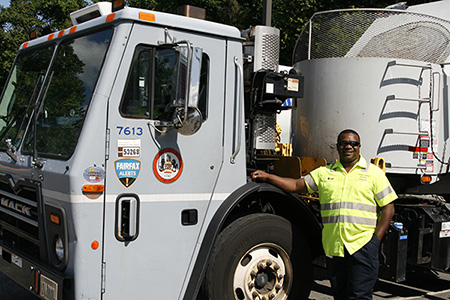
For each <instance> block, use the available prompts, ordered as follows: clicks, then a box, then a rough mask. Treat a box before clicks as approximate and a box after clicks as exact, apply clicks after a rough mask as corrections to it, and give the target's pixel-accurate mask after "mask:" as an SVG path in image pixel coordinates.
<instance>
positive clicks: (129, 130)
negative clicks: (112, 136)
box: [116, 126, 144, 135]
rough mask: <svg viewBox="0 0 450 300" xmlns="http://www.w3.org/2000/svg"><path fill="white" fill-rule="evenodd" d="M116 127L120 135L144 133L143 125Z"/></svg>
mask: <svg viewBox="0 0 450 300" xmlns="http://www.w3.org/2000/svg"><path fill="white" fill-rule="evenodd" d="M116 128H117V130H118V131H119V132H118V133H119V135H142V134H143V133H144V130H143V129H142V127H129V126H127V127H124V126H117V127H116Z"/></svg>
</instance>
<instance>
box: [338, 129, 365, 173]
mask: <svg viewBox="0 0 450 300" xmlns="http://www.w3.org/2000/svg"><path fill="white" fill-rule="evenodd" d="M360 142H361V141H360V138H359V134H358V133H357V132H356V131H354V130H352V129H346V130H343V131H341V133H339V135H338V138H337V149H338V152H339V159H340V161H341V163H342V164H343V165H353V164H355V163H356V162H358V160H359V150H360V148H361V144H360Z"/></svg>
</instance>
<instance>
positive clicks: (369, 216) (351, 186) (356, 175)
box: [252, 129, 397, 300]
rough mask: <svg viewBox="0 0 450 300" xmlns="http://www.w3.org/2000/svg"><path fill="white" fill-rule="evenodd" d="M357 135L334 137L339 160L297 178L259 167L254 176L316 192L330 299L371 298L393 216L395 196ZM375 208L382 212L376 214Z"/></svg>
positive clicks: (347, 132)
mask: <svg viewBox="0 0 450 300" xmlns="http://www.w3.org/2000/svg"><path fill="white" fill-rule="evenodd" d="M360 149H361V144H360V138H359V135H358V133H357V132H356V131H354V130H351V129H347V130H344V131H342V132H341V133H340V134H339V135H338V139H337V150H338V153H339V161H337V162H335V163H334V164H331V165H328V166H326V167H320V168H318V169H315V170H313V171H312V172H311V173H310V174H309V175H307V176H305V177H304V178H300V179H292V178H284V177H279V176H276V175H273V174H268V173H266V172H263V171H255V172H253V173H252V178H253V180H258V181H265V182H269V183H271V184H274V185H276V186H278V187H280V188H282V189H283V190H285V191H287V192H299V193H307V192H309V193H313V192H319V198H320V208H321V216H322V223H323V232H322V244H323V247H324V250H325V253H326V254H327V263H328V264H329V268H330V271H331V278H330V281H331V284H332V287H333V290H334V299H336V300H343V299H358V300H361V299H372V289H373V286H374V285H375V282H376V280H377V278H378V266H379V264H378V248H379V245H380V241H381V239H382V237H383V235H384V233H385V232H386V230H387V228H388V227H389V224H390V221H391V219H392V217H393V216H394V204H393V203H392V202H393V201H394V200H395V199H397V195H396V194H395V192H394V190H393V188H392V187H391V185H390V183H389V181H388V179H387V178H386V176H385V174H384V173H383V171H382V170H381V169H380V168H378V167H376V166H375V165H373V164H370V163H367V162H366V160H365V159H364V158H363V157H362V156H360V154H359V151H360ZM377 206H378V207H380V208H381V214H380V215H379V217H378V216H377Z"/></svg>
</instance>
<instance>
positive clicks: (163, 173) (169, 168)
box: [153, 148, 183, 183]
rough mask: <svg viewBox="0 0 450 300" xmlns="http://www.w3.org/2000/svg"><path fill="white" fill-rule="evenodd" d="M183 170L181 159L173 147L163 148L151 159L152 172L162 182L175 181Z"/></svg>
mask: <svg viewBox="0 0 450 300" xmlns="http://www.w3.org/2000/svg"><path fill="white" fill-rule="evenodd" d="M181 171H183V160H182V159H181V156H180V154H179V153H178V152H177V151H175V150H174V149H169V148H168V149H164V150H161V151H159V152H158V154H156V156H155V159H154V160H153V172H154V173H155V176H156V178H158V180H159V181H161V182H163V183H172V182H174V181H176V180H177V179H178V178H179V177H180V175H181Z"/></svg>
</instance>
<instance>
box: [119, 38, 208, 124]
mask: <svg viewBox="0 0 450 300" xmlns="http://www.w3.org/2000/svg"><path fill="white" fill-rule="evenodd" d="M178 55H179V53H178V52H177V51H176V50H175V49H172V48H158V47H151V46H144V45H139V46H137V48H136V50H135V53H134V57H133V63H132V66H131V70H130V73H129V75H128V80H127V84H126V87H125V93H124V96H123V99H122V103H121V105H120V112H121V114H122V116H124V117H128V118H145V119H152V120H169V119H170V118H171V116H170V113H171V104H173V103H174V101H176V100H178V98H179V97H180V96H179V95H177V84H178V82H177V81H178V77H177V74H178V60H179V57H178ZM181 66H182V65H181ZM182 67H183V66H182ZM208 69H209V58H208V56H207V55H206V54H203V60H202V70H201V81H200V89H199V92H200V100H199V109H200V111H201V112H202V115H203V119H206V112H207V95H208V93H207V87H208Z"/></svg>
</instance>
